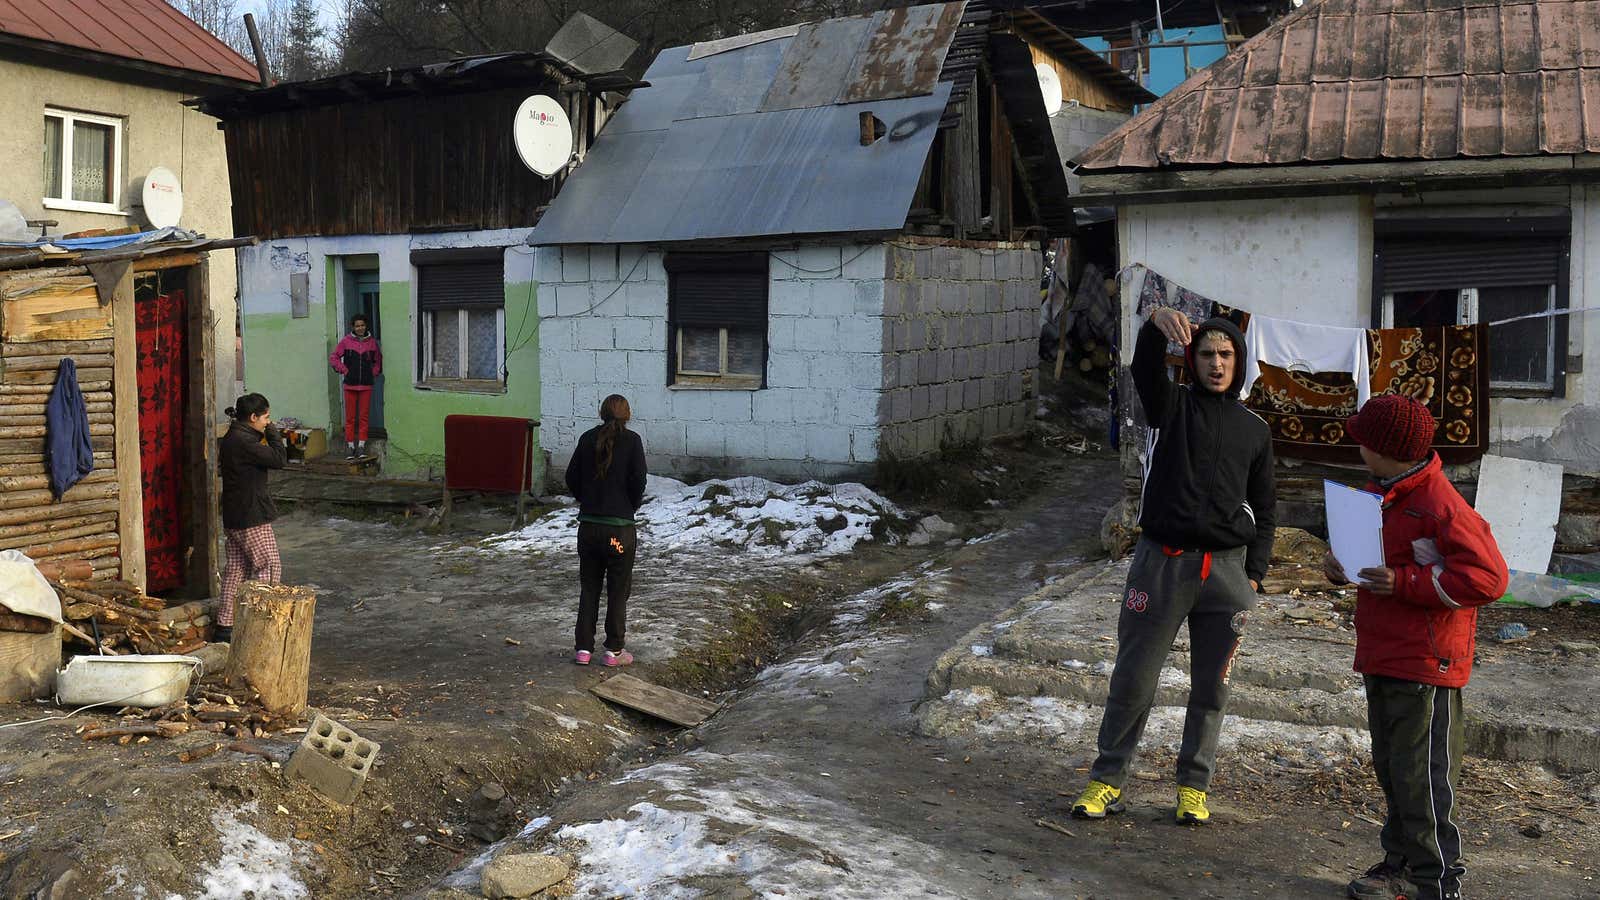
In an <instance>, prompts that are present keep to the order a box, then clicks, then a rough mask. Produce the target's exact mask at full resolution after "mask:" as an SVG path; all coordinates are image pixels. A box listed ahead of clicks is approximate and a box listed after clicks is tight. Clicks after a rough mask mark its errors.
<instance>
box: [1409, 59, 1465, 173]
mask: <svg viewBox="0 0 1600 900" xmlns="http://www.w3.org/2000/svg"><path fill="white" fill-rule="evenodd" d="M1460 152H1461V79H1460V77H1459V76H1453V77H1446V78H1424V79H1422V147H1421V152H1419V153H1418V154H1417V155H1418V156H1420V157H1423V158H1424V159H1448V158H1450V157H1452V156H1455V155H1457V154H1458V153H1460Z"/></svg>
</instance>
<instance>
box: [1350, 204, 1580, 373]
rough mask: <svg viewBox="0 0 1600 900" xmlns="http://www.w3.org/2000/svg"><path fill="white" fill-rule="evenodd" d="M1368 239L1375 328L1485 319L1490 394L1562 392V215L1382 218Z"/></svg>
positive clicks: (1564, 227) (1564, 288)
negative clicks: (1372, 253) (1373, 256)
mask: <svg viewBox="0 0 1600 900" xmlns="http://www.w3.org/2000/svg"><path fill="white" fill-rule="evenodd" d="M1376 245H1377V265H1376V268H1375V275H1376V277H1377V281H1378V287H1379V292H1378V298H1379V305H1378V308H1377V309H1376V310H1375V313H1376V316H1375V318H1376V319H1377V322H1378V325H1379V326H1380V327H1383V328H1397V327H1399V328H1404V327H1430V326H1440V325H1476V324H1481V325H1487V326H1489V334H1488V344H1489V384H1490V387H1491V388H1492V389H1493V391H1494V393H1495V394H1497V395H1501V396H1532V397H1540V396H1544V397H1550V396H1557V397H1559V396H1562V395H1563V394H1564V391H1565V380H1566V378H1565V376H1566V367H1567V355H1566V354H1567V323H1566V316H1564V315H1561V314H1560V312H1561V311H1562V310H1565V309H1566V307H1567V269H1568V265H1569V262H1568V250H1567V247H1568V238H1567V220H1566V218H1565V217H1552V218H1548V219H1544V218H1541V219H1500V218H1494V219H1483V220H1443V221H1440V222H1428V221H1426V220H1417V221H1406V222H1404V223H1400V224H1397V223H1381V222H1380V228H1379V230H1378V238H1377V242H1376Z"/></svg>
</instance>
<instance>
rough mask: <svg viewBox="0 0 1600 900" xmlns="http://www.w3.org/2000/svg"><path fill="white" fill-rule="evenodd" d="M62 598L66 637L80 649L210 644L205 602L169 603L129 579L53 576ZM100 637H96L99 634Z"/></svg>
mask: <svg viewBox="0 0 1600 900" xmlns="http://www.w3.org/2000/svg"><path fill="white" fill-rule="evenodd" d="M50 584H51V586H52V587H54V588H55V589H56V594H57V596H59V597H60V598H61V612H62V617H63V618H64V619H66V620H67V624H66V625H64V626H62V641H63V642H64V643H65V644H66V645H67V649H69V650H73V651H80V652H101V653H107V654H112V655H120V654H123V653H130V652H132V653H144V654H156V653H178V654H182V653H192V652H194V651H195V650H198V649H200V648H201V647H203V646H205V644H206V639H205V629H206V626H208V625H210V624H211V620H210V607H209V606H208V605H207V604H205V603H200V602H193V603H184V604H181V605H179V606H174V607H172V608H170V609H169V608H168V607H167V604H166V601H164V600H160V599H157V598H155V597H146V596H144V595H143V594H142V593H140V591H139V589H138V588H137V587H135V586H134V585H132V584H129V583H127V582H125V581H110V580H107V581H61V580H51V581H50ZM95 634H98V635H99V636H100V639H99V641H98V642H96V640H95V638H94V635H95Z"/></svg>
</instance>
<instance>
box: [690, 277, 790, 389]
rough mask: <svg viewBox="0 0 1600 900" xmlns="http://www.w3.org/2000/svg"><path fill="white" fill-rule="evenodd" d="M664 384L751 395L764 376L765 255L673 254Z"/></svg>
mask: <svg viewBox="0 0 1600 900" xmlns="http://www.w3.org/2000/svg"><path fill="white" fill-rule="evenodd" d="M665 268H666V270H667V319H668V324H669V325H670V326H671V327H670V329H669V332H668V333H669V338H668V340H669V346H668V348H667V351H668V357H669V359H670V362H671V365H670V370H669V372H668V376H669V383H670V384H673V385H676V386H679V387H713V388H718V387H720V388H728V389H735V390H752V389H757V388H761V387H764V386H765V382H766V371H767V254H766V253H765V252H757V253H672V254H668V255H667V257H666V260H665Z"/></svg>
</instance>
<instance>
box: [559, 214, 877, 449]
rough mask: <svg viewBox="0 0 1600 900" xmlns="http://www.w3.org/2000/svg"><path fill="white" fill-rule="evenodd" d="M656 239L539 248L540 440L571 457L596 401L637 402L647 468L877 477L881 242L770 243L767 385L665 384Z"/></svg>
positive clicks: (663, 299) (594, 419) (593, 419)
mask: <svg viewBox="0 0 1600 900" xmlns="http://www.w3.org/2000/svg"><path fill="white" fill-rule="evenodd" d="M662 259H663V254H662V252H661V251H660V250H659V249H655V248H639V247H619V246H609V245H595V246H574V247H561V248H558V247H541V248H539V249H538V251H537V256H536V258H535V263H534V266H535V271H534V278H535V280H536V281H538V282H539V284H540V289H539V316H540V340H539V344H540V348H541V354H540V378H541V386H542V389H543V390H542V399H543V409H542V412H543V416H542V418H543V423H544V424H543V440H542V443H543V445H544V446H545V447H547V448H549V450H550V452H551V455H552V459H553V461H554V467H553V468H554V472H555V473H559V472H561V471H563V470H564V469H565V466H566V461H567V460H568V459H569V458H570V456H571V453H572V447H573V445H574V443H575V442H576V441H577V437H578V435H579V434H581V433H582V432H583V431H585V430H587V429H588V428H591V427H593V426H594V425H596V424H598V423H599V419H598V410H599V408H600V401H601V400H603V399H604V398H605V397H606V395H607V394H611V393H620V394H623V395H624V396H626V397H627V398H628V399H629V402H630V404H631V405H632V407H633V414H634V424H633V427H634V429H635V430H636V431H638V432H639V433H640V434H641V436H642V437H643V438H644V441H645V447H646V450H647V452H648V454H649V459H650V465H651V467H652V470H653V471H656V472H660V473H662V474H674V475H681V476H699V475H712V474H725V473H737V474H757V475H764V476H768V477H773V478H779V479H786V480H796V479H805V478H824V479H833V478H861V477H867V476H870V474H871V473H872V471H873V469H874V465H875V463H876V462H877V458H878V421H879V403H880V400H881V399H882V396H883V388H884V369H883V356H882V345H883V326H882V324H881V318H880V317H881V316H882V313H883V289H884V276H885V272H886V248H885V246H884V245H882V244H845V245H839V244H832V245H806V246H802V247H798V248H788V249H779V250H774V251H772V252H771V262H770V268H769V276H768V277H769V281H768V312H769V317H768V322H769V324H768V333H767V340H768V357H767V386H766V388H764V389H761V390H748V389H740V390H716V389H705V388H687V387H674V386H671V385H668V383H667V340H668V334H667V275H666V271H665V270H664V269H663V267H662Z"/></svg>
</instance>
